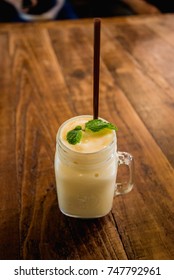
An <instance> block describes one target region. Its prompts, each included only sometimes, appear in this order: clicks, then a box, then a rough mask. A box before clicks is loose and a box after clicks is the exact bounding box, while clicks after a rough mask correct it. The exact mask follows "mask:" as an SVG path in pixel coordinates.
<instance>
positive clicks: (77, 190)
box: [55, 115, 134, 218]
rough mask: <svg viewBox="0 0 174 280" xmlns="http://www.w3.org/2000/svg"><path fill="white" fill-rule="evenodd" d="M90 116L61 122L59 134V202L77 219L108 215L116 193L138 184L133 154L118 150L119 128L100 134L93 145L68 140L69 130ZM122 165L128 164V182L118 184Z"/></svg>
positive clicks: (127, 190) (57, 173)
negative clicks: (72, 142) (135, 181)
mask: <svg viewBox="0 0 174 280" xmlns="http://www.w3.org/2000/svg"><path fill="white" fill-rule="evenodd" d="M90 119H92V116H83V115H82V116H77V117H74V118H71V119H69V120H67V121H66V122H64V123H63V124H62V125H61V127H60V128H59V130H58V133H57V136H56V153H55V177H56V189H57V196H58V204H59V208H60V210H61V212H62V213H64V214H65V215H67V216H71V217H75V218H99V217H102V216H105V215H107V214H108V213H109V212H110V211H111V209H112V205H113V198H114V196H116V195H120V194H125V193H128V192H130V191H131V190H132V188H133V184H134V181H133V180H134V164H133V157H132V155H131V154H129V153H127V152H117V137H116V132H115V131H111V132H110V133H109V134H107V135H103V134H102V133H101V135H100V134H99V135H98V136H97V140H96V139H95V138H94V141H93V140H92V141H93V142H95V143H93V142H92V144H89V143H90V139H87V140H85V141H84V143H82V144H80V145H71V144H67V143H66V141H65V140H64V139H65V137H64V136H65V135H64V134H65V131H67V130H70V129H71V127H75V126H76V125H81V124H82V123H84V122H86V121H88V120H90ZM94 133H95V132H94ZM89 138H90V137H89ZM100 138H101V139H102V140H103V141H104V143H105V145H104V146H103V143H102V144H101V143H100V141H101V139H100ZM88 142H89V143H88ZM120 165H122V166H123V165H125V166H127V167H128V171H127V173H128V182H123V183H122V182H120V183H116V177H117V170H118V168H119V166H120Z"/></svg>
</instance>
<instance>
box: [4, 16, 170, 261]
mask: <svg viewBox="0 0 174 280" xmlns="http://www.w3.org/2000/svg"><path fill="white" fill-rule="evenodd" d="M173 21H174V19H173V17H172V15H165V16H164V15H163V16H155V17H129V18H121V19H119V18H118V19H106V20H103V22H102V34H101V35H102V37H101V40H102V45H101V73H100V77H101V81H100V110H99V113H100V116H102V117H104V118H105V119H108V120H109V121H111V122H114V123H115V124H116V125H117V126H118V127H119V131H118V147H119V150H122V151H128V152H131V153H132V154H133V155H134V157H135V170H136V178H135V187H134V189H133V191H132V192H131V193H129V194H128V195H125V196H118V197H115V198H114V203H113V210H112V212H111V213H110V214H109V215H107V216H106V217H103V218H100V219H94V220H78V219H72V218H68V217H66V216H64V215H63V214H61V213H60V211H59V208H58V203H57V195H56V188H55V177H54V153H55V137H56V132H57V129H58V127H59V126H60V124H61V123H62V122H63V121H65V120H66V119H68V118H70V117H73V116H75V115H81V114H92V88H93V87H92V69H93V21H92V20H81V21H63V22H61V21H60V22H49V23H36V24H16V25H10V24H1V25H0V61H1V76H0V86H1V92H0V130H1V132H0V145H1V149H0V194H1V195H0V259H58V260H60V259H72V260H73V259H94V260H97V259H101V260H106V259H173V258H174V234H173V233H174V219H173V216H174V215H173V214H174V203H173V200H174V170H173V167H174V145H173V143H174V142H173V137H174V135H173V129H172V128H173V123H174V113H173V106H174V97H173V96H174V95H173V92H174V89H173V87H174V85H173V72H174V69H173V65H174V64H173V57H174V56H173V54H174V53H173V52H174V51H173V44H174V43H173V42H174V41H173V39H172V38H174V32H173V30H172V28H171V26H172V24H173ZM163 23H164V24H163ZM12 27H13V28H12ZM167 34H169V36H168V35H167Z"/></svg>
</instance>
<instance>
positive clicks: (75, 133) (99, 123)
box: [66, 119, 118, 145]
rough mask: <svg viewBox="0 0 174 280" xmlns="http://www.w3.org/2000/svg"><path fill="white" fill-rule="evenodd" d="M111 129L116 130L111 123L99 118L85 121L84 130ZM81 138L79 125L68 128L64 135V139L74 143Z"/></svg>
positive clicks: (78, 141)
mask: <svg viewBox="0 0 174 280" xmlns="http://www.w3.org/2000/svg"><path fill="white" fill-rule="evenodd" d="M105 128H107V129H111V130H115V131H117V130H118V129H117V127H116V126H115V125H113V124H112V123H109V122H106V121H103V120H101V119H94V120H90V121H88V122H87V123H85V130H84V131H87V130H91V131H92V132H98V131H100V130H103V129H105ZM81 138H82V127H81V126H80V125H78V126H76V127H75V128H74V129H72V130H70V131H69V132H68V133H67V135H66V140H67V141H68V143H70V144H72V145H75V144H77V143H80V141H81Z"/></svg>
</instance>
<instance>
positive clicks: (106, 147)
mask: <svg viewBox="0 0 174 280" xmlns="http://www.w3.org/2000/svg"><path fill="white" fill-rule="evenodd" d="M89 117H90V118H93V117H92V116H91V115H80V116H75V117H72V118H70V119H68V120H66V121H65V122H63V123H62V124H61V126H60V127H59V129H58V132H57V135H56V144H59V145H61V147H62V148H64V150H67V151H69V152H71V153H73V154H74V155H85V156H86V155H89V156H90V155H96V154H98V153H101V152H105V151H107V149H110V147H111V146H112V145H114V144H115V142H116V133H115V136H114V137H113V140H112V141H111V142H110V143H109V144H108V145H107V146H105V147H103V148H102V149H100V150H97V151H94V152H80V151H75V150H73V149H71V148H70V147H68V146H67V145H65V144H64V143H63V141H62V140H61V137H60V134H61V130H62V128H63V127H64V126H65V125H66V124H67V123H68V122H69V121H71V120H75V119H77V118H89ZM100 119H102V120H104V121H106V120H105V119H103V118H100Z"/></svg>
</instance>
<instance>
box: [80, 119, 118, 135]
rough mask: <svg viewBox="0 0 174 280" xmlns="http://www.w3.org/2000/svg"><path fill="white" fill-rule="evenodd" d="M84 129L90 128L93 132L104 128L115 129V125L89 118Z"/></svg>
mask: <svg viewBox="0 0 174 280" xmlns="http://www.w3.org/2000/svg"><path fill="white" fill-rule="evenodd" d="M85 128H86V129H90V130H91V131H93V132H97V131H100V130H102V129H104V128H108V129H112V130H117V127H116V126H115V125H113V124H112V123H109V122H105V121H103V120H100V119H94V120H90V121H88V122H87V123H86V124H85Z"/></svg>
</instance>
